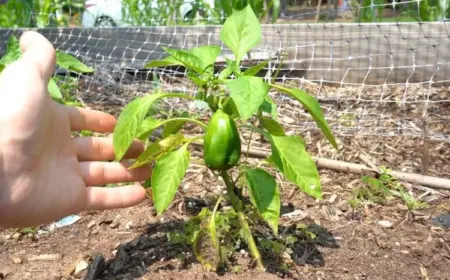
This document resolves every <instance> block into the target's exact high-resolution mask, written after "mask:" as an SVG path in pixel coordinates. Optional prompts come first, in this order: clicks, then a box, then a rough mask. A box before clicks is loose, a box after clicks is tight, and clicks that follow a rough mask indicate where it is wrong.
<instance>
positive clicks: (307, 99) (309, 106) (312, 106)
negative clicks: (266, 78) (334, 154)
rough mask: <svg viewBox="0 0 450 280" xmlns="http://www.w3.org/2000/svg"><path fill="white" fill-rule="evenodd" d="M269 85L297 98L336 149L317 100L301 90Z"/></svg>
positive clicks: (336, 147) (336, 146)
mask: <svg viewBox="0 0 450 280" xmlns="http://www.w3.org/2000/svg"><path fill="white" fill-rule="evenodd" d="M271 86H272V87H274V88H276V89H278V90H281V91H283V92H285V93H288V94H289V95H291V96H292V97H294V98H295V99H296V100H298V101H299V102H300V103H301V104H302V105H303V106H304V107H305V109H306V110H307V111H308V112H309V114H310V115H311V116H312V117H313V119H314V120H315V121H316V123H317V125H318V126H319V128H320V129H321V130H322V132H323V133H324V134H325V136H326V137H327V139H328V141H330V143H331V144H332V145H333V147H334V148H335V149H336V150H337V149H338V145H337V143H336V140H335V138H334V136H333V134H332V133H331V130H330V128H329V127H328V123H327V121H326V120H325V118H324V116H323V113H322V109H321V108H320V105H319V102H318V101H317V100H316V99H315V98H314V97H312V96H310V95H309V94H307V93H306V92H305V91H303V90H298V89H290V88H285V87H282V86H278V85H271Z"/></svg>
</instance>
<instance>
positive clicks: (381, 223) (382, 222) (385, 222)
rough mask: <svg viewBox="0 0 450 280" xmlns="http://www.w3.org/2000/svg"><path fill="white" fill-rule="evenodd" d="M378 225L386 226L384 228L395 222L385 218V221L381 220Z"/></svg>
mask: <svg viewBox="0 0 450 280" xmlns="http://www.w3.org/2000/svg"><path fill="white" fill-rule="evenodd" d="M378 225H379V226H381V227H384V228H391V227H392V226H393V225H394V224H393V223H392V222H390V221H386V220H383V221H379V222H378Z"/></svg>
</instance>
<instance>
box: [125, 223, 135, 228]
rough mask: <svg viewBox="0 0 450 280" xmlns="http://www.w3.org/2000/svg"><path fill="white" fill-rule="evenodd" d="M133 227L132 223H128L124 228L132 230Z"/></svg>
mask: <svg viewBox="0 0 450 280" xmlns="http://www.w3.org/2000/svg"><path fill="white" fill-rule="evenodd" d="M133 227H134V224H133V221H129V222H128V223H127V224H126V225H125V228H126V229H132V228H133Z"/></svg>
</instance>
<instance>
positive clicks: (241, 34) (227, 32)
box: [220, 5, 261, 65]
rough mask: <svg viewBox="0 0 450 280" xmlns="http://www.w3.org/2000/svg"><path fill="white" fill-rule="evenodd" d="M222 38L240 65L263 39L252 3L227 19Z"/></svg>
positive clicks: (221, 33) (221, 34)
mask: <svg viewBox="0 0 450 280" xmlns="http://www.w3.org/2000/svg"><path fill="white" fill-rule="evenodd" d="M220 39H221V40H222V42H223V43H224V44H225V45H226V46H227V47H228V48H230V50H231V51H232V52H233V54H234V56H235V58H236V64H237V65H239V64H240V61H241V59H242V58H243V57H244V55H245V54H246V53H247V52H248V51H249V50H250V49H251V48H253V47H255V46H256V45H257V44H258V43H259V42H260V41H261V26H260V24H259V21H258V18H257V17H256V15H255V13H254V12H253V10H252V9H251V7H250V5H247V6H246V7H245V8H244V9H242V10H240V11H238V12H235V13H233V14H232V15H231V16H230V17H229V18H228V19H227V20H226V21H225V23H224V25H223V28H222V30H221V32H220Z"/></svg>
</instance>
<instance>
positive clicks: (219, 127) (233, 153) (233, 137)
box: [203, 109, 241, 170]
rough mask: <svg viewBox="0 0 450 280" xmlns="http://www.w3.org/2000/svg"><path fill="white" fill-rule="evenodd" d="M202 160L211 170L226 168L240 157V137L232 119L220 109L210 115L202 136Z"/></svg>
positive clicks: (234, 163) (230, 166)
mask: <svg viewBox="0 0 450 280" xmlns="http://www.w3.org/2000/svg"><path fill="white" fill-rule="evenodd" d="M203 148H204V155H203V157H204V161H205V164H206V166H207V167H208V168H210V169H212V170H228V169H230V168H232V167H233V166H235V165H236V164H237V163H238V161H239V159H240V157H241V138H240V137H239V131H238V129H237V127H236V123H235V122H234V120H233V119H232V118H231V117H230V116H229V115H228V114H227V113H225V112H224V111H223V110H222V109H217V111H216V112H215V113H214V114H213V115H212V117H211V119H210V121H209V123H208V126H207V128H206V133H205V137H204V146H203Z"/></svg>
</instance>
